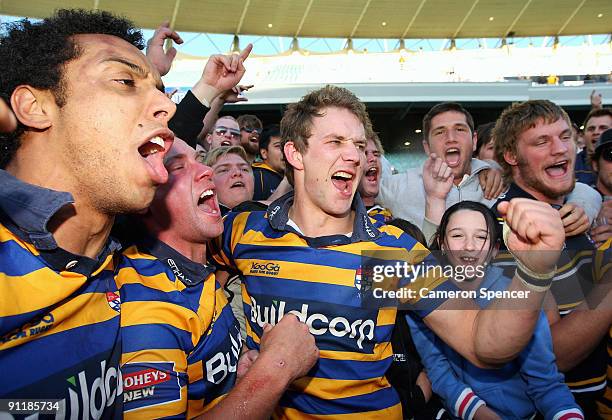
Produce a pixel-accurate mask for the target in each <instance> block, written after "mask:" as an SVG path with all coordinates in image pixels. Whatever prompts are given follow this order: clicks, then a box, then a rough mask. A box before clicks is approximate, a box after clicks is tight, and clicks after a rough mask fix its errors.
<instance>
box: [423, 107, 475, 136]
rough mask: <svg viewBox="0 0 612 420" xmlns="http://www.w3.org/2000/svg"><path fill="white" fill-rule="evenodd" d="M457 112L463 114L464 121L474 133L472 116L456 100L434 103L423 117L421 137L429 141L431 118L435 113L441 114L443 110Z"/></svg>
mask: <svg viewBox="0 0 612 420" xmlns="http://www.w3.org/2000/svg"><path fill="white" fill-rule="evenodd" d="M449 111H452V112H458V113H460V114H463V115H465V121H466V122H467V125H468V126H469V127H470V132H471V134H474V118H472V114H470V113H469V112H468V110H467V109H465V108H464V107H463V106H461V104H458V103H456V102H442V103H440V104H437V105H434V106H433V107H432V108H431V109H430V110H429V111H428V112H427V114H425V116H424V117H423V139H424V140H425V141H426V142H428V143H429V130H431V120H433V119H434V117H435V116H436V115H440V114H443V113H445V112H449Z"/></svg>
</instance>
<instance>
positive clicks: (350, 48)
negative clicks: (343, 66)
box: [344, 38, 355, 54]
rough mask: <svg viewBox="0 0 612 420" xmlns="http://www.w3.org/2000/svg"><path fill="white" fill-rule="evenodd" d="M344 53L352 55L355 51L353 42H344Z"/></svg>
mask: <svg viewBox="0 0 612 420" xmlns="http://www.w3.org/2000/svg"><path fill="white" fill-rule="evenodd" d="M344 52H345V53H347V54H354V53H355V50H354V49H353V40H352V39H351V38H348V39H347V40H346V47H345V48H344Z"/></svg>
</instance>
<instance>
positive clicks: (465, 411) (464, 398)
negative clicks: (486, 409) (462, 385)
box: [455, 388, 485, 420]
mask: <svg viewBox="0 0 612 420" xmlns="http://www.w3.org/2000/svg"><path fill="white" fill-rule="evenodd" d="M483 405H485V402H484V401H483V400H481V399H480V398H479V397H478V395H476V394H475V393H474V391H472V389H471V388H466V389H464V390H463V392H462V393H461V394H459V398H457V401H456V402H455V416H457V417H459V418H462V419H465V420H472V419H473V418H474V414H476V410H478V408H480V407H481V406H483Z"/></svg>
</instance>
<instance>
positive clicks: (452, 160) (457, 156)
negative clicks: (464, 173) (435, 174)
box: [444, 147, 461, 168]
mask: <svg viewBox="0 0 612 420" xmlns="http://www.w3.org/2000/svg"><path fill="white" fill-rule="evenodd" d="M444 161H445V162H446V164H447V165H448V166H449V167H450V168H456V167H457V166H459V162H460V161H461V151H460V150H459V149H458V148H457V147H451V148H450V149H446V153H444Z"/></svg>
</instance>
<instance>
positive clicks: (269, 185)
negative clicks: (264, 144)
mask: <svg viewBox="0 0 612 420" xmlns="http://www.w3.org/2000/svg"><path fill="white" fill-rule="evenodd" d="M251 166H252V168H253V178H254V181H255V182H254V190H253V200H267V199H268V198H269V197H270V196H271V195H272V193H274V191H275V190H276V188H277V187H278V184H280V182H281V181H282V180H283V174H282V173H278V172H276V171H275V170H274V169H272V167H271V166H270V165H268V164H267V163H265V162H254V163H253V165H251Z"/></svg>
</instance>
